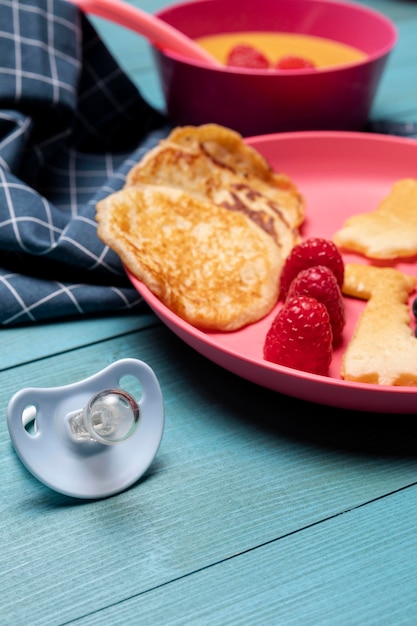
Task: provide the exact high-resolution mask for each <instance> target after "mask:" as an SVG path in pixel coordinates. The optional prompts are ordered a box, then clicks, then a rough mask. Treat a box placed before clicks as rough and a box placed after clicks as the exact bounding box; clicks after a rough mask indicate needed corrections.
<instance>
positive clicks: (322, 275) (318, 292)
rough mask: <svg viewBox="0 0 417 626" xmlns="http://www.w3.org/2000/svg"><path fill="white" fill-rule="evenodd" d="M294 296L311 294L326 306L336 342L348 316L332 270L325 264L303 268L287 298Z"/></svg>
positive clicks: (292, 284)
mask: <svg viewBox="0 0 417 626" xmlns="http://www.w3.org/2000/svg"><path fill="white" fill-rule="evenodd" d="M294 296H311V297H312V298H316V300H318V301H319V302H322V303H323V304H324V305H325V306H326V308H327V311H328V313H329V317H330V323H331V325H332V332H333V343H335V342H336V341H337V340H338V339H339V338H340V336H341V334H342V332H343V329H344V327H345V323H346V316H345V303H344V300H343V296H342V292H341V291H340V287H339V285H338V284H337V280H336V277H335V275H334V274H333V272H332V270H331V269H330V268H329V267H326V266H325V265H313V266H312V267H308V268H307V269H305V270H301V272H299V273H298V274H297V276H296V277H295V278H294V280H293V281H292V283H291V287H290V290H289V292H288V296H287V299H289V298H292V297H294Z"/></svg>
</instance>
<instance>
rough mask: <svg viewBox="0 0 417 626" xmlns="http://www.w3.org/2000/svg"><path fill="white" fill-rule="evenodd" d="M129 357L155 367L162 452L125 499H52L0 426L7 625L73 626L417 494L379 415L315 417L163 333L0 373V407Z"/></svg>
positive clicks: (1, 599) (405, 460) (402, 454)
mask: <svg viewBox="0 0 417 626" xmlns="http://www.w3.org/2000/svg"><path fill="white" fill-rule="evenodd" d="M124 357H134V358H141V359H143V360H145V361H146V362H148V363H149V365H151V367H152V368H153V369H154V371H155V373H156V374H157V376H158V378H159V381H160V384H161V387H162V390H163V393H164V397H165V406H166V429H165V433H164V437H163V441H162V445H161V448H160V450H159V453H158V455H157V457H156V459H155V462H154V463H153V465H152V466H151V468H150V470H149V471H148V474H147V476H146V478H145V479H143V480H142V481H140V482H139V484H137V485H136V486H135V487H133V488H132V489H130V490H129V491H127V492H125V493H122V494H120V495H118V496H115V497H113V498H110V499H107V500H101V501H98V502H95V503H85V502H78V501H77V500H74V499H71V498H67V497H65V496H61V495H59V494H56V493H55V492H52V491H51V490H49V489H48V488H47V487H45V486H43V485H42V484H41V483H39V482H38V481H36V479H34V478H33V477H32V476H31V475H30V474H29V473H28V472H27V471H26V470H25V468H24V467H23V466H22V465H21V463H20V461H19V460H18V459H17V457H16V456H15V454H14V453H13V452H12V450H11V444H10V442H9V441H8V439H7V432H6V425H5V423H4V422H3V423H2V424H1V430H0V441H1V447H0V472H1V475H2V476H4V477H7V480H3V481H2V484H1V487H0V516H1V518H2V519H9V520H10V521H12V523H10V524H7V525H4V526H2V527H1V530H0V541H1V542H2V546H3V548H2V552H1V557H0V563H1V565H0V569H1V572H2V594H1V596H0V615H8V607H11V608H12V612H11V613H10V617H13V619H14V620H16V621H15V623H22V624H24V623H28V621H29V620H30V623H31V624H42V625H46V624H57V623H66V622H68V621H70V620H74V619H77V618H79V617H81V616H83V615H86V614H88V613H90V612H92V611H93V612H97V611H100V609H102V608H103V607H107V606H110V605H112V604H116V603H119V602H122V601H124V600H127V599H129V598H131V597H135V596H138V595H139V596H140V597H142V594H147V593H148V591H151V590H154V589H156V588H158V587H160V586H161V585H164V586H165V585H168V584H169V583H170V582H171V581H175V580H177V579H181V578H183V577H189V576H190V575H191V574H193V572H198V571H200V570H202V569H206V568H211V567H212V566H213V565H214V564H221V563H223V562H227V561H228V560H229V559H231V558H232V557H235V556H236V555H239V554H242V553H246V552H251V551H253V550H258V549H259V548H262V546H266V545H267V544H271V543H275V542H277V541H280V540H281V539H284V538H285V537H286V536H288V535H291V534H293V533H297V532H299V531H300V530H301V529H305V528H307V527H309V526H312V525H316V524H320V523H321V522H325V521H327V522H330V520H331V519H333V518H334V517H335V516H338V515H340V514H342V513H344V512H345V511H348V510H351V509H354V508H357V507H359V506H363V505H365V504H366V503H368V502H371V501H372V500H375V499H378V498H381V497H382V496H388V495H389V494H391V493H394V492H396V491H398V490H401V489H404V488H405V487H407V486H412V485H413V484H414V482H415V477H416V473H417V472H416V470H417V464H416V460H415V458H413V457H412V456H410V455H409V454H408V452H407V445H406V440H407V441H409V438H410V433H409V432H407V433H406V432H405V431H404V432H403V435H402V437H397V449H395V445H394V443H393V441H392V439H393V438H392V437H391V430H390V429H389V430H388V431H384V430H383V429H382V428H380V432H379V435H377V436H376V432H377V431H376V428H375V425H376V424H377V423H378V418H379V417H380V416H373V417H372V418H370V423H369V424H366V423H363V421H364V420H366V416H364V415H358V414H354V413H350V412H343V411H335V410H333V409H327V410H325V411H323V413H322V416H321V417H318V418H317V417H316V416H315V417H313V414H312V412H311V411H312V409H311V406H310V405H309V404H307V403H303V402H301V401H297V400H293V399H290V398H285V397H284V396H279V395H277V394H273V393H271V392H269V391H267V390H263V389H261V388H258V387H256V386H254V385H250V384H248V383H246V382H245V381H242V380H241V379H239V378H237V377H235V376H233V375H232V374H229V373H228V372H225V371H223V370H222V369H221V368H219V367H217V366H215V365H213V364H211V363H210V362H208V361H207V360H205V359H203V358H202V357H200V356H199V355H196V354H195V353H194V352H193V351H192V350H191V349H190V348H188V347H187V346H185V345H184V344H182V343H181V342H180V341H179V340H178V339H177V338H175V337H173V336H172V335H171V333H170V332H169V331H168V330H166V329H165V328H164V327H162V326H161V327H159V326H158V327H156V328H154V329H147V330H144V331H139V332H137V333H134V334H130V335H127V336H122V337H118V338H115V339H109V340H104V341H102V342H100V343H96V344H94V345H92V346H87V347H84V348H79V349H77V350H76V351H74V352H64V353H62V354H61V355H57V356H55V357H51V358H49V359H48V360H47V362H46V363H45V361H44V360H39V361H36V362H33V363H29V364H25V365H22V366H20V367H15V368H13V369H11V370H8V371H7V372H3V373H1V374H0V383H1V389H2V392H1V394H0V401H1V403H2V405H3V406H6V405H7V401H8V398H7V393H6V392H7V390H9V391H10V389H17V388H19V387H20V386H23V385H22V383H23V384H24V385H27V386H37V387H43V386H55V385H57V386H58V385H62V384H69V383H70V382H75V381H76V380H79V379H80V378H83V377H85V376H88V375H91V374H92V373H94V372H96V371H98V370H100V369H101V368H103V367H105V366H106V365H107V364H109V363H111V362H112V361H114V360H117V359H119V358H124ZM207 381H210V382H209V384H207ZM297 416H298V417H297ZM313 420H314V422H313ZM335 420H337V423H335ZM372 420H374V423H373V424H372V423H371V422H372ZM314 424H315V425H314ZM361 424H362V425H361ZM397 428H398V425H397ZM386 439H390V440H391V448H390V449H388V445H387V441H386ZM388 450H389V451H388ZM340 541H342V542H343V539H342V537H340ZM317 549H319V548H318V547H317ZM260 554H263V552H261V553H260ZM63 564H64V566H63ZM259 567H260V568H261V569H260V570H258V572H260V571H262V569H263V565H262V559H261V562H260V564H259ZM237 569H238V571H240V568H239V565H238V564H237ZM219 570H220V571H222V567H220V566H219ZM227 571H228V570H227V569H226V570H225V576H226V577H228V574H227ZM45 590H48V591H47V593H46V592H45ZM28 598H30V602H28V601H27V599H28ZM74 598H76V601H74ZM108 623H112V621H111V619H110V618H109V621H108ZM122 623H126V622H122ZM139 623H141V622H139ZM142 623H148V622H147V621H144V622H142ZM168 623H169V622H168ZM173 623H175V622H173ZM217 623H221V619H220V620H219V621H218V622H217Z"/></svg>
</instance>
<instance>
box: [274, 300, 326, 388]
mask: <svg viewBox="0 0 417 626" xmlns="http://www.w3.org/2000/svg"><path fill="white" fill-rule="evenodd" d="M332 340H333V337H332V328H331V324H330V317H329V313H328V311H327V308H326V307H325V305H324V304H322V303H321V302H318V301H317V300H316V299H315V298H311V297H310V296H295V297H294V298H291V299H289V300H287V302H286V303H285V304H284V306H283V307H282V309H281V310H280V311H279V312H278V314H277V315H276V317H275V319H274V320H273V322H272V324H271V326H270V328H269V330H268V332H267V334H266V337H265V342H264V358H265V359H266V360H267V361H272V362H273V363H278V364H280V365H285V366H286V367H292V368H294V369H297V370H303V371H305V372H311V373H312V374H321V375H322V376H328V375H329V368H330V363H331V360H332V356H333V348H332Z"/></svg>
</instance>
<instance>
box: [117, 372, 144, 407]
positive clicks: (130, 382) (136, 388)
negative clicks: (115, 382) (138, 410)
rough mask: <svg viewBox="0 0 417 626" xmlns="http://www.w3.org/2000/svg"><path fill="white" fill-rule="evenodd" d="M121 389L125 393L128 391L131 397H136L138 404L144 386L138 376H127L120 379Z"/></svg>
mask: <svg viewBox="0 0 417 626" xmlns="http://www.w3.org/2000/svg"><path fill="white" fill-rule="evenodd" d="M119 385H120V389H123V391H127V393H130V395H131V396H133V397H134V399H135V400H136V402H137V403H139V401H140V399H141V397H142V385H141V384H140V381H139V380H138V379H137V378H136V376H132V375H131V374H126V375H125V376H122V377H121V378H120V379H119Z"/></svg>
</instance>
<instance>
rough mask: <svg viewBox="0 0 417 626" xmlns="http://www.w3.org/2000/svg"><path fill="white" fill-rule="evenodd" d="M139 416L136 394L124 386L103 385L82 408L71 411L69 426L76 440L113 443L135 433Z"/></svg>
mask: <svg viewBox="0 0 417 626" xmlns="http://www.w3.org/2000/svg"><path fill="white" fill-rule="evenodd" d="M139 419H140V408H139V404H138V403H137V402H136V400H135V398H134V397H133V396H131V395H130V394H129V393H127V392H126V391H123V390H122V389H104V390H103V391H100V392H99V393H97V394H96V395H94V396H93V397H92V398H91V399H90V401H89V402H88V404H87V405H86V406H85V407H84V408H83V409H81V410H79V411H75V412H73V413H71V414H69V415H68V426H69V431H70V436H71V438H72V439H73V440H74V441H79V442H82V441H85V440H90V441H98V442H99V443H104V444H106V445H114V444H118V443H121V442H122V441H125V440H126V439H128V438H129V437H130V436H131V435H133V433H134V432H135V430H136V428H137V425H138V423H139Z"/></svg>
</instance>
